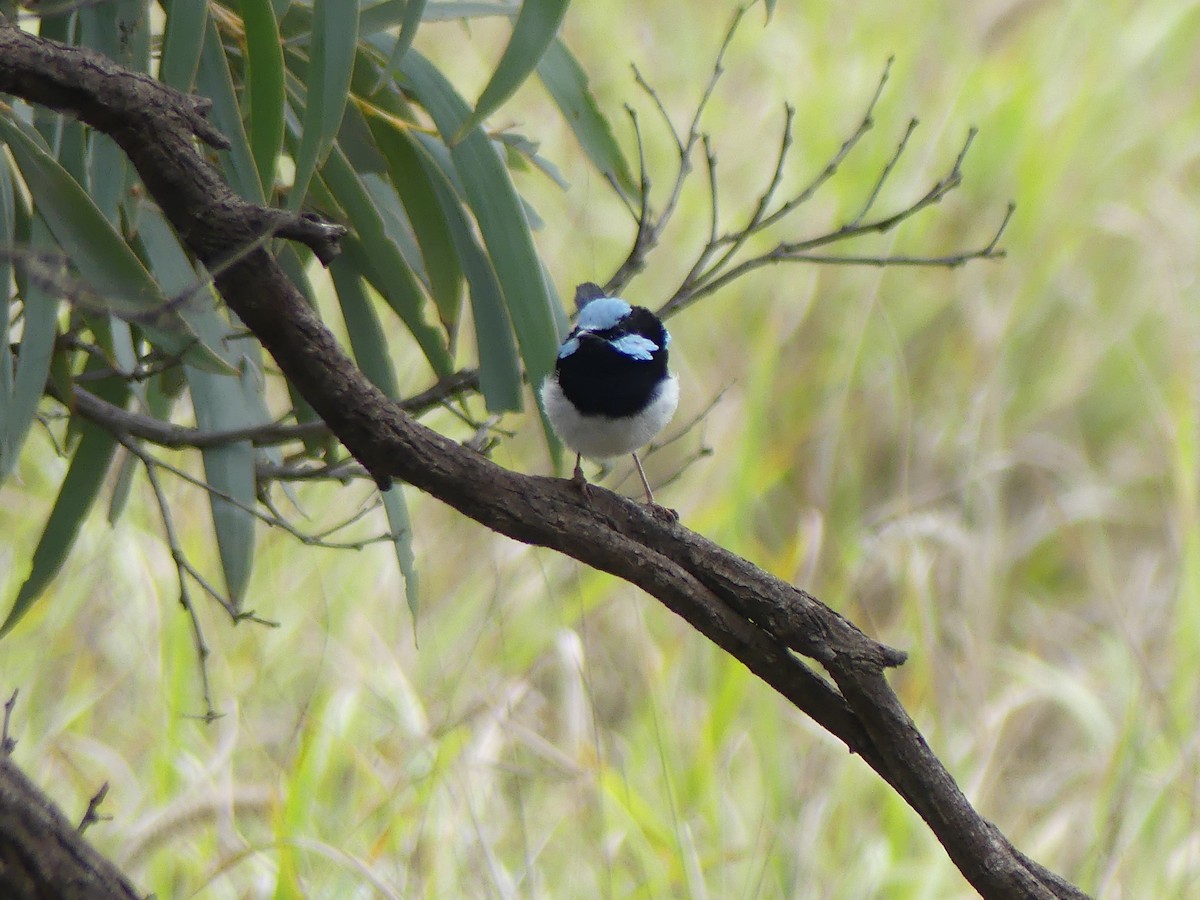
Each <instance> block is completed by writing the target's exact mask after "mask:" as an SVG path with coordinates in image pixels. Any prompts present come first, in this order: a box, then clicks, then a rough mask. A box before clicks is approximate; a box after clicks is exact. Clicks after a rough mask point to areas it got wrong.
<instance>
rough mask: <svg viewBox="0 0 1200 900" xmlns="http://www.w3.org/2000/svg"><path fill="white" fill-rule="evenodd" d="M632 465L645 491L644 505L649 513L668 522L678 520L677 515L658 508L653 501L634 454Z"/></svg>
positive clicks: (644, 474) (652, 494) (660, 507)
mask: <svg viewBox="0 0 1200 900" xmlns="http://www.w3.org/2000/svg"><path fill="white" fill-rule="evenodd" d="M633 464H634V465H635V466H637V470H638V475H640V476H641V477H642V487H644V488H645V489H646V505H647V506H649V507H650V511H651V512H652V513H653V514H654V515H655V516H656V517H658V518H660V519H663V520H665V521H668V522H675V521H678V520H679V513H677V512H676V511H675V510H673V509H669V508H668V507H666V506H659V505H658V503H657V502H655V500H654V492H653V491H652V490H650V482H649V481H647V480H646V472H645V470H644V469H643V468H642V461H641V460H640V459H638V455H637V454H636V453H634V454H633Z"/></svg>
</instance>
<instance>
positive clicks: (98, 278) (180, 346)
mask: <svg viewBox="0 0 1200 900" xmlns="http://www.w3.org/2000/svg"><path fill="white" fill-rule="evenodd" d="M0 139H2V140H4V142H5V143H7V144H8V147H9V150H10V152H11V153H12V155H13V159H14V160H15V161H16V163H17V167H18V168H19V169H20V172H21V177H22V178H23V179H24V180H25V183H26V185H27V186H28V187H29V190H30V193H31V194H32V196H33V197H35V198H36V200H37V206H36V209H37V212H38V214H39V215H40V216H41V218H42V219H43V220H44V221H45V223H46V224H47V225H48V226H49V229H50V232H51V233H52V234H53V235H54V238H55V240H56V241H57V242H58V244H59V245H60V246H61V247H62V249H63V251H64V252H65V253H66V254H67V255H68V256H69V257H70V260H71V263H72V264H73V265H74V266H75V267H76V268H77V269H78V270H79V273H80V277H81V278H82V281H83V285H82V286H80V288H79V290H78V294H77V296H78V299H79V300H80V301H84V302H86V301H91V302H95V303H96V304H97V305H98V306H101V307H102V308H104V309H105V310H106V311H109V312H114V313H116V314H118V315H120V316H122V317H123V318H127V319H132V320H135V321H136V322H137V323H138V325H139V326H140V327H141V328H142V330H143V331H144V332H145V334H146V335H147V336H148V337H149V338H150V340H151V342H152V343H154V344H155V346H157V347H158V348H159V349H161V350H163V351H164V352H166V353H168V354H171V355H174V356H182V357H183V358H184V359H186V360H187V361H189V362H191V363H193V364H195V365H200V366H204V367H207V368H211V369H213V370H216V371H220V370H221V369H222V368H223V365H222V363H221V360H220V358H219V357H217V356H216V355H215V354H214V353H213V351H212V349H211V348H208V347H206V346H205V345H204V344H203V342H201V341H200V340H199V339H198V336H197V335H196V333H195V332H194V331H193V330H192V329H191V327H190V326H189V325H188V324H187V322H186V321H185V320H184V319H183V317H182V316H181V315H180V312H179V309H178V308H177V304H175V303H171V302H168V300H167V298H166V297H165V296H164V295H163V293H162V290H161V289H160V288H159V286H158V284H157V283H156V282H155V280H154V279H153V278H152V277H151V275H150V273H149V272H147V271H146V268H145V266H143V265H142V263H141V261H140V260H139V259H138V258H137V255H136V254H135V253H134V252H133V251H132V250H131V249H130V247H129V245H128V244H127V243H125V241H124V239H123V238H122V237H121V235H120V234H119V233H118V232H117V231H116V229H115V228H114V227H113V225H112V224H111V223H110V222H109V221H108V220H107V219H105V217H104V214H103V213H102V212H101V211H100V210H99V208H97V206H96V204H95V203H94V202H93V201H92V198H91V197H90V196H89V195H88V193H87V191H85V190H84V189H83V188H82V187H81V186H80V184H79V182H77V181H76V180H75V179H74V178H72V177H71V176H70V174H69V173H68V172H67V171H66V170H65V169H63V167H62V166H60V165H59V164H58V162H57V161H56V160H55V159H54V158H53V157H52V156H50V154H49V153H48V152H47V150H46V148H45V146H44V145H42V143H41V142H40V140H39V139H38V137H37V136H36V135H35V134H32V133H30V132H28V131H26V126H24V125H22V124H21V123H19V122H17V121H15V120H13V119H10V118H8V117H7V116H3V115H0ZM84 286H86V287H84Z"/></svg>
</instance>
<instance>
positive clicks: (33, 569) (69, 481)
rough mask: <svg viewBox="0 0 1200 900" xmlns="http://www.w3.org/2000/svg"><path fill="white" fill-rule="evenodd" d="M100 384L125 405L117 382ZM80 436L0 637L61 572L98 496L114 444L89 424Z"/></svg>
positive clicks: (114, 400)
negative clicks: (26, 575) (81, 526)
mask: <svg viewBox="0 0 1200 900" xmlns="http://www.w3.org/2000/svg"><path fill="white" fill-rule="evenodd" d="M102 384H103V385H104V387H101V386H95V390H96V392H97V393H98V394H101V395H102V396H104V399H106V400H108V401H109V402H110V403H115V404H117V405H124V401H125V398H126V396H127V394H126V392H125V388H124V385H123V384H122V383H120V382H117V381H114V380H111V379H110V380H109V381H107V382H104V383H102ZM80 431H81V433H82V437H81V438H80V441H79V443H78V445H76V448H75V455H74V456H73V457H72V458H71V465H70V467H69V468H68V469H67V477H66V478H64V479H63V483H62V487H61V488H60V489H59V491H58V497H57V498H56V499H55V501H54V507H53V508H52V509H51V510H50V517H49V518H48V519H47V520H46V526H45V528H44V529H43V530H42V536H41V538H40V539H39V540H38V544H37V547H36V548H35V549H34V551H33V561H32V563H31V565H30V570H29V576H28V577H27V578H26V579H25V581H24V583H23V584H22V585H21V588H20V590H19V591H18V592H17V598H16V600H14V601H13V605H12V609H10V610H9V613H8V617H7V618H6V619H5V620H4V624H2V625H0V637H3V636H4V635H6V634H8V632H10V631H11V630H12V629H13V627H14V626H15V625H16V624H17V623H18V622H20V621H21V619H22V618H24V616H25V614H26V613H27V612H29V610H30V608H31V607H32V606H33V604H34V602H35V601H37V599H38V598H39V597H40V596H41V595H42V592H43V591H45V589H46V586H47V585H48V584H49V583H50V581H51V580H52V579H53V578H54V576H55V575H57V574H58V572H59V570H60V569H62V565H63V562H64V561H65V560H66V558H67V553H68V552H69V551H70V549H71V546H72V545H73V544H74V543H75V538H76V537H77V536H78V535H79V526H80V525H82V524H83V520H84V518H85V517H86V516H87V513H88V510H90V509H91V508H92V505H93V504H94V503H95V502H96V498H97V497H99V495H100V488H101V487H102V486H103V484H104V476H105V473H107V472H108V468H109V465H110V463H111V462H112V457H113V452H114V450H115V449H116V446H117V442H116V440H114V438H113V436H112V435H111V434H109V433H108V432H107V431H105V430H104V429H102V428H99V427H97V426H95V425H93V424H91V423H90V422H82V423H81V424H80Z"/></svg>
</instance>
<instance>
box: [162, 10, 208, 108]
mask: <svg viewBox="0 0 1200 900" xmlns="http://www.w3.org/2000/svg"><path fill="white" fill-rule="evenodd" d="M163 8H164V9H165V10H166V13H167V25H166V33H165V35H164V37H163V47H162V62H161V63H160V64H159V69H158V77H159V79H160V80H162V81H164V82H166V83H167V84H169V85H171V87H173V88H175V89H176V90H180V91H183V92H184V93H185V94H186V93H190V92H191V90H192V84H193V82H194V81H195V80H196V69H197V67H198V66H199V65H200V51H201V49H202V48H203V47H204V33H205V31H206V30H207V27H208V0H167V2H166V3H164V4H163Z"/></svg>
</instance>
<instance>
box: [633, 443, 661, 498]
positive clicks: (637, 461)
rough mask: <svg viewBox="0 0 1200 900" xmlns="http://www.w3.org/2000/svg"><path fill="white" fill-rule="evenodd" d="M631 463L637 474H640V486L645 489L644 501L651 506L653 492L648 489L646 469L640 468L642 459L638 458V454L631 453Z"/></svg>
mask: <svg viewBox="0 0 1200 900" xmlns="http://www.w3.org/2000/svg"><path fill="white" fill-rule="evenodd" d="M633 464H634V465H635V466H637V470H638V474H639V475H641V476H642V487H644V488H645V489H646V502H647V503H649V504H650V505H651V506H655V505H656V504H655V503H654V492H653V491H652V490H650V482H649V481H647V480H646V471H645V469H643V468H642V461H641V460H640V459H638V455H637V454H636V453H635V454H633Z"/></svg>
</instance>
